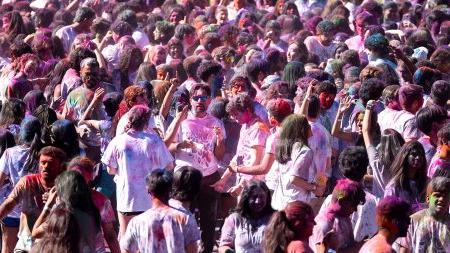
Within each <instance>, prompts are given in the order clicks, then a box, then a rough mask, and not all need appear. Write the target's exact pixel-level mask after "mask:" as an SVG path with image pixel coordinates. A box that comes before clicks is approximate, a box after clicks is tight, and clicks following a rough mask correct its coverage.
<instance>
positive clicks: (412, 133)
mask: <svg viewBox="0 0 450 253" xmlns="http://www.w3.org/2000/svg"><path fill="white" fill-rule="evenodd" d="M394 129H395V130H396V131H397V132H399V133H400V134H401V135H402V136H403V139H405V141H408V139H419V138H420V137H421V136H422V132H420V130H419V129H418V128H417V123H416V117H415V116H414V114H412V113H410V112H408V111H405V110H402V111H400V112H399V115H398V118H397V120H396V121H395V123H394Z"/></svg>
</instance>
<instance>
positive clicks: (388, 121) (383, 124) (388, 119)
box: [378, 107, 401, 132]
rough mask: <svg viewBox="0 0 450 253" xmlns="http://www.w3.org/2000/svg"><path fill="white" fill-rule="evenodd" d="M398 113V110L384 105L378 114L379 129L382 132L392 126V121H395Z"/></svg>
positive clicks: (398, 115)
mask: <svg viewBox="0 0 450 253" xmlns="http://www.w3.org/2000/svg"><path fill="white" fill-rule="evenodd" d="M400 115H401V113H400V111H396V110H393V109H391V108H388V107H385V108H384V110H383V111H381V112H380V113H379V114H378V125H380V131H381V132H383V131H384V130H386V129H388V128H394V127H395V125H394V123H395V122H397V120H398V118H399V117H400Z"/></svg>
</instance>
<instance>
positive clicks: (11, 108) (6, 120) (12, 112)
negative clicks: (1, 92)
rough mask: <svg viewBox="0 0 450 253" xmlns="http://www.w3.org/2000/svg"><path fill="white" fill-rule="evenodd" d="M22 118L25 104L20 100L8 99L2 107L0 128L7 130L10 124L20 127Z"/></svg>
mask: <svg viewBox="0 0 450 253" xmlns="http://www.w3.org/2000/svg"><path fill="white" fill-rule="evenodd" d="M24 117H25V103H24V102H22V100H20V99H16V98H10V99H8V100H6V101H5V103H4V104H3V105H2V109H1V111H0V127H3V128H8V126H9V125H11V124H16V125H20V122H22V120H23V118H24Z"/></svg>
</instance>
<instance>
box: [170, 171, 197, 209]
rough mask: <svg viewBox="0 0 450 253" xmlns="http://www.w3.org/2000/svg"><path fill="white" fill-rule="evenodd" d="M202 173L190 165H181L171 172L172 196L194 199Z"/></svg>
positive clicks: (183, 199) (187, 199) (177, 198)
mask: <svg viewBox="0 0 450 253" xmlns="http://www.w3.org/2000/svg"><path fill="white" fill-rule="evenodd" d="M202 177H203V176H202V173H201V172H200V171H199V170H197V169H195V168H193V167H190V166H183V167H181V168H179V169H177V170H176V171H175V172H174V174H173V186H172V198H174V199H176V200H179V201H194V200H195V198H196V197H197V195H198V193H199V192H200V184H201V181H202Z"/></svg>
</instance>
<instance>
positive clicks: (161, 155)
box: [102, 130, 173, 212]
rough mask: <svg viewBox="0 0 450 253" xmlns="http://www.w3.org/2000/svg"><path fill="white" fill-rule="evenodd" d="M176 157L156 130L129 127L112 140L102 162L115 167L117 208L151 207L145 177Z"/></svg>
mask: <svg viewBox="0 0 450 253" xmlns="http://www.w3.org/2000/svg"><path fill="white" fill-rule="evenodd" d="M172 161H173V157H172V155H171V154H170V152H169V150H168V149H167V147H166V146H165V145H164V143H163V142H162V140H161V138H160V137H159V136H158V135H156V134H151V133H146V132H136V131H132V130H131V131H128V132H127V133H124V134H121V135H119V136H116V137H115V138H114V139H112V140H111V142H110V143H109V145H108V147H107V148H106V150H105V153H104V154H103V157H102V162H103V163H104V164H106V165H107V166H109V167H112V168H116V169H117V173H116V175H115V177H114V181H115V182H116V194H117V211H120V212H138V211H146V210H148V209H149V208H150V207H151V203H150V196H149V194H148V193H147V191H146V190H145V189H146V184H145V179H146V177H147V175H148V174H149V173H150V172H152V171H153V170H155V169H163V168H166V167H167V166H168V165H169V164H170V163H171V162H172Z"/></svg>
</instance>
